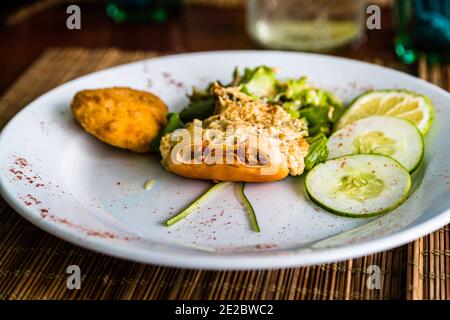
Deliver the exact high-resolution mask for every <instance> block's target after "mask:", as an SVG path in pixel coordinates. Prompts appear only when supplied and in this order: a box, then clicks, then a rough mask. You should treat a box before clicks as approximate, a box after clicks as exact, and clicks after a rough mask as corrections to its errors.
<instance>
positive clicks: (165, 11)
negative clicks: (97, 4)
mask: <svg viewBox="0 0 450 320" xmlns="http://www.w3.org/2000/svg"><path fill="white" fill-rule="evenodd" d="M181 5H182V0H110V1H108V3H107V4H106V13H107V14H108V16H110V17H111V18H112V19H113V20H114V21H116V22H123V21H131V22H147V21H154V22H163V21H165V20H166V19H167V18H168V16H169V15H170V13H173V12H176V11H178V10H179V9H180V8H181Z"/></svg>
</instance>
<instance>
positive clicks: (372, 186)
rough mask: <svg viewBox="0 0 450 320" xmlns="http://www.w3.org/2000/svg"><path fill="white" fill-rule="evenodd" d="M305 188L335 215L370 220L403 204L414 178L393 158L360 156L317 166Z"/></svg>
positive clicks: (313, 199) (370, 155)
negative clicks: (369, 218)
mask: <svg viewBox="0 0 450 320" xmlns="http://www.w3.org/2000/svg"><path fill="white" fill-rule="evenodd" d="M305 188H306V192H307V193H308V195H309V197H310V198H311V200H312V201H314V202H315V203H317V204H318V205H319V206H321V207H323V208H324V209H326V210H328V211H330V212H332V213H335V214H337V215H341V216H346V217H354V218H367V217H373V216H376V215H380V214H383V213H386V212H388V211H391V210H393V209H394V208H396V207H397V206H399V205H400V204H401V203H402V202H404V201H405V200H406V199H407V197H408V193H409V190H410V188H411V177H410V175H409V173H408V171H407V170H406V169H405V168H404V167H403V166H402V165H401V164H400V163H398V162H397V161H396V160H394V159H393V158H390V157H388V156H384V155H377V154H357V155H350V156H343V157H340V158H337V159H332V160H328V161H326V162H324V163H321V164H319V165H317V166H315V167H314V168H313V169H312V170H311V171H309V172H308V174H307V175H306V178H305Z"/></svg>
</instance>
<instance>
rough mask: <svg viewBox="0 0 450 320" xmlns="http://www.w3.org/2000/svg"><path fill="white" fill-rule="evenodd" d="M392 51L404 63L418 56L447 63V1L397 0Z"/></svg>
mask: <svg viewBox="0 0 450 320" xmlns="http://www.w3.org/2000/svg"><path fill="white" fill-rule="evenodd" d="M394 22H395V30H396V37H395V50H396V53H397V55H398V56H399V57H400V58H401V59H402V60H403V61H404V62H405V63H408V64H409V63H413V62H415V61H416V60H417V57H418V55H419V54H420V53H427V56H428V58H431V59H432V60H442V61H445V62H448V61H450V0H396V1H395V7H394Z"/></svg>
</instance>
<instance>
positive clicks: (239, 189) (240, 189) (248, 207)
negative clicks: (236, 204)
mask: <svg viewBox="0 0 450 320" xmlns="http://www.w3.org/2000/svg"><path fill="white" fill-rule="evenodd" d="M244 188H245V183H244V182H239V183H238V184H237V185H236V189H235V191H236V195H237V197H238V199H239V201H240V202H241V203H242V204H243V205H244V208H245V211H247V214H248V217H249V219H250V226H251V227H252V230H253V231H255V232H261V230H260V229H259V225H258V220H257V218H256V214H255V210H254V209H253V207H252V204H251V203H250V201H248V198H247V196H246V195H245V193H244Z"/></svg>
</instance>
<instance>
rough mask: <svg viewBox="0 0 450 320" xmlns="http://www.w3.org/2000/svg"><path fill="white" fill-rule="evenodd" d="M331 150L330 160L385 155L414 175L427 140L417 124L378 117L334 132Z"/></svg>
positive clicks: (329, 145) (329, 146)
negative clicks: (356, 155) (354, 156)
mask: <svg viewBox="0 0 450 320" xmlns="http://www.w3.org/2000/svg"><path fill="white" fill-rule="evenodd" d="M328 149H329V156H328V159H333V158H338V157H341V156H344V155H351V154H361V153H363V154H364V153H365V154H384V155H387V156H390V157H392V158H394V159H395V160H397V161H398V162H400V163H401V164H402V165H403V166H404V167H405V168H406V169H407V170H408V171H409V172H413V171H414V170H415V169H416V168H417V167H418V166H419V164H420V162H421V161H422V158H423V155H424V141H423V137H422V134H421V133H420V132H419V130H418V129H417V127H416V126H415V125H414V124H413V123H411V122H409V121H407V120H404V119H400V118H396V117H390V116H374V117H369V118H364V119H361V120H358V121H355V122H353V123H351V124H349V125H347V126H345V127H344V128H342V129H340V130H338V131H336V132H335V133H333V135H332V136H331V137H330V138H329V140H328Z"/></svg>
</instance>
